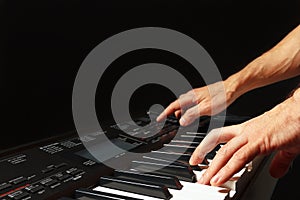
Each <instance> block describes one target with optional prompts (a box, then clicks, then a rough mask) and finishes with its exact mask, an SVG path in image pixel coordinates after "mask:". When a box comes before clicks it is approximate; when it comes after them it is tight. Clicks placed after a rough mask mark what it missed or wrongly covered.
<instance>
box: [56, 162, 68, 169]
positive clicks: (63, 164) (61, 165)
mask: <svg viewBox="0 0 300 200" xmlns="http://www.w3.org/2000/svg"><path fill="white" fill-rule="evenodd" d="M64 166H67V163H60V164H58V165H55V166H54V167H55V168H57V169H58V168H61V167H64Z"/></svg>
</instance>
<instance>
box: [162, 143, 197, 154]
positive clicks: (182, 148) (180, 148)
mask: <svg viewBox="0 0 300 200" xmlns="http://www.w3.org/2000/svg"><path fill="white" fill-rule="evenodd" d="M195 149H196V147H188V146H176V145H165V146H164V148H163V150H164V151H167V152H175V153H186V154H192V153H193V152H194V151H195Z"/></svg>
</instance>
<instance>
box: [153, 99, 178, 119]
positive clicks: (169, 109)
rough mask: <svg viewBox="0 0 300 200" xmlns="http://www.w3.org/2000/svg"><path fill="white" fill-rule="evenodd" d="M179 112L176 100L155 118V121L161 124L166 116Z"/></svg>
mask: <svg viewBox="0 0 300 200" xmlns="http://www.w3.org/2000/svg"><path fill="white" fill-rule="evenodd" d="M177 110H180V104H179V102H178V100H176V101H174V102H172V103H171V104H170V105H169V106H168V107H167V108H166V109H165V110H164V111H163V112H162V113H161V114H160V115H159V116H158V117H157V118H156V121H158V122H161V121H162V120H164V119H165V118H167V116H168V115H170V114H172V113H174V112H175V111H177Z"/></svg>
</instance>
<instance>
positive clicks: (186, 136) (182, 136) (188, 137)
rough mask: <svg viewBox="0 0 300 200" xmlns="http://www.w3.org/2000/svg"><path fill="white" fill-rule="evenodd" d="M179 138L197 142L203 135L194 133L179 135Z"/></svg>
mask: <svg viewBox="0 0 300 200" xmlns="http://www.w3.org/2000/svg"><path fill="white" fill-rule="evenodd" d="M180 139H182V140H185V141H191V142H192V141H193V142H198V143H200V142H201V141H202V140H203V139H204V137H202V136H194V135H180Z"/></svg>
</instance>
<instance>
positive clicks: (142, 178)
mask: <svg viewBox="0 0 300 200" xmlns="http://www.w3.org/2000/svg"><path fill="white" fill-rule="evenodd" d="M114 176H115V177H119V178H122V179H125V180H129V181H133V182H134V181H138V182H140V183H146V184H148V183H150V184H162V185H165V186H167V187H168V188H172V189H178V190H180V189H181V188H182V185H181V184H180V182H179V180H178V178H177V177H175V176H159V175H155V174H141V173H138V172H133V171H121V170H115V171H114Z"/></svg>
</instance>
